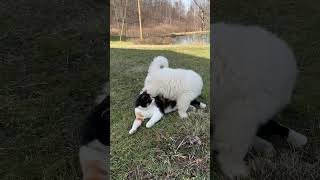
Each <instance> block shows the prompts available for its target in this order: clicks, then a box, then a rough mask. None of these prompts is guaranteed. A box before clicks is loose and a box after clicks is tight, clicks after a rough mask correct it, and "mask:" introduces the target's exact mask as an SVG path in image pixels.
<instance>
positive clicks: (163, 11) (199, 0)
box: [110, 0, 210, 38]
mask: <svg viewBox="0 0 320 180" xmlns="http://www.w3.org/2000/svg"><path fill="white" fill-rule="evenodd" d="M138 1H140V2H139V3H140V12H141V26H142V34H143V36H144V37H146V38H148V37H156V36H159V35H164V34H170V33H181V32H192V31H207V30H209V26H210V25H209V24H210V20H209V17H210V0H190V1H189V2H190V6H189V7H186V6H185V4H184V3H183V2H182V1H181V0H111V1H110V8H111V9H110V13H111V14H110V23H111V34H112V35H120V34H122V35H123V36H126V37H139V34H140V28H139V13H138V12H139V11H138ZM121 31H122V33H121Z"/></svg>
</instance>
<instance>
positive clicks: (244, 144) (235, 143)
mask: <svg viewBox="0 0 320 180" xmlns="http://www.w3.org/2000/svg"><path fill="white" fill-rule="evenodd" d="M217 108H218V106H217ZM258 118H259V114H255V113H254V104H250V103H246V102H245V101H242V100H239V101H234V102H232V103H231V104H228V107H226V108H223V109H217V110H216V114H215V121H216V124H215V130H214V133H215V135H214V139H213V141H214V143H215V149H216V150H217V151H218V155H217V160H218V162H219V164H220V167H221V170H222V171H223V172H224V174H225V175H227V176H229V177H231V178H233V177H238V176H247V173H248V170H247V167H246V165H245V163H244V160H243V159H244V157H245V155H246V153H247V151H248V149H249V147H250V146H251V144H252V142H253V138H254V137H255V133H256V129H257V127H258V124H257V121H258Z"/></svg>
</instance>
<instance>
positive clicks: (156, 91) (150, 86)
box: [142, 56, 203, 118]
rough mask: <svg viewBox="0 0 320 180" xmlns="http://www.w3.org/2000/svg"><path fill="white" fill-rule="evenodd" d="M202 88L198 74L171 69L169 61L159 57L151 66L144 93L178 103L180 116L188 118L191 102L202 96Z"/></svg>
mask: <svg viewBox="0 0 320 180" xmlns="http://www.w3.org/2000/svg"><path fill="white" fill-rule="evenodd" d="M202 87H203V81H202V78H201V76H200V75H199V74H198V73H196V72H194V71H192V70H186V69H172V68H169V63H168V59H167V58H165V57H164V56H157V57H155V58H154V59H153V61H152V62H151V64H150V66H149V69H148V74H147V77H146V79H145V82H144V87H143V89H142V91H146V92H147V93H148V94H150V95H151V96H152V97H156V96H158V95H161V96H163V97H164V98H166V99H169V100H172V101H176V102H177V108H178V113H179V116H180V117H181V118H186V117H188V115H187V110H188V108H189V105H190V102H191V101H192V100H194V99H196V98H197V97H198V96H199V95H200V94H201V91H202Z"/></svg>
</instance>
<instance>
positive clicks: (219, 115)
mask: <svg viewBox="0 0 320 180" xmlns="http://www.w3.org/2000/svg"><path fill="white" fill-rule="evenodd" d="M213 32H214V34H213V35H214V36H213V39H214V40H213V51H212V52H211V53H213V59H212V60H213V79H214V80H213V84H212V86H211V88H213V103H214V108H213V109H214V122H215V130H214V139H213V140H214V144H215V145H214V148H215V149H216V150H217V151H218V157H217V160H218V162H219V164H220V167H221V169H222V171H223V172H224V173H225V174H226V175H228V176H230V177H234V176H243V175H246V174H247V167H246V166H245V164H244V161H243V158H244V156H245V154H246V153H247V151H248V148H249V147H250V146H251V145H252V143H253V142H254V140H255V139H256V138H258V137H256V136H255V133H256V132H257V129H258V127H259V125H261V124H264V123H266V122H267V121H268V120H269V119H270V118H271V117H272V116H273V115H275V114H276V113H277V112H279V111H280V110H281V109H282V108H283V107H284V106H285V105H287V104H288V103H289V101H290V97H291V94H292V91H293V88H294V84H295V80H296V75H297V67H296V61H295V58H294V55H293V53H292V51H291V50H290V49H289V47H288V46H287V44H286V43H285V42H284V41H282V40H280V39H279V38H277V37H276V36H275V35H273V34H272V33H270V32H267V31H265V30H264V29H262V28H259V27H256V26H240V25H230V24H224V23H218V24H213ZM302 136H303V135H302ZM300 139H304V140H306V139H305V138H300ZM292 141H295V140H292ZM297 141H299V140H298V139H297ZM260 142H262V141H260ZM305 142H306V141H304V142H303V143H302V144H304V143H305ZM296 143H297V144H301V142H300V143H299V142H296ZM293 144H294V143H293Z"/></svg>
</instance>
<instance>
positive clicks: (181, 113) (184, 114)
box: [178, 111, 188, 119]
mask: <svg viewBox="0 0 320 180" xmlns="http://www.w3.org/2000/svg"><path fill="white" fill-rule="evenodd" d="M178 114H179V116H180V118H182V119H185V118H187V117H188V115H187V113H186V112H181V111H178Z"/></svg>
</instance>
